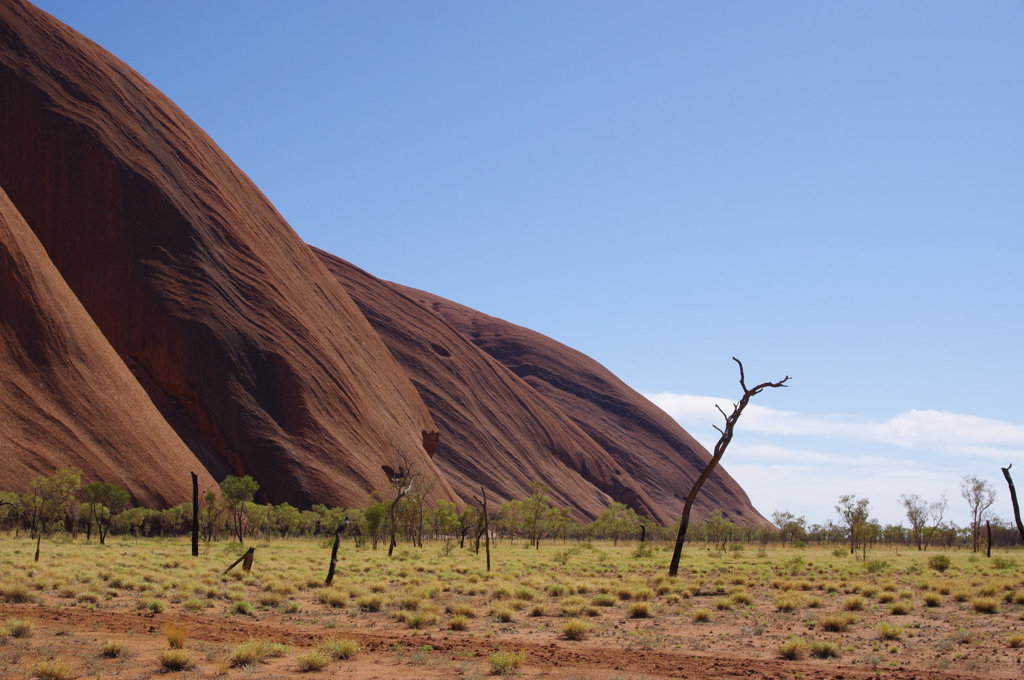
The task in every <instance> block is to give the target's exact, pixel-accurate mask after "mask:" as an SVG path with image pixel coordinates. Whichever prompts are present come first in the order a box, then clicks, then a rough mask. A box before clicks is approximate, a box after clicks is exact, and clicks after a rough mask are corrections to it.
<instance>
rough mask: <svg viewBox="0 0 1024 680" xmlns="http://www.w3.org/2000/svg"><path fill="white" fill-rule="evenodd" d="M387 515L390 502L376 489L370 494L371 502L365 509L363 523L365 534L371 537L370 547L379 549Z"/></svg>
mask: <svg viewBox="0 0 1024 680" xmlns="http://www.w3.org/2000/svg"><path fill="white" fill-rule="evenodd" d="M387 516H388V504H387V503H385V502H384V501H383V500H382V498H381V496H380V493H379V492H377V491H374V492H373V493H371V494H370V504H369V505H367V506H366V509H365V510H364V511H363V524H362V531H363V534H364V535H366V536H369V537H370V547H371V548H373V549H374V550H376V549H377V543H378V542H379V541H380V537H381V533H382V530H383V529H384V525H385V520H386V519H387Z"/></svg>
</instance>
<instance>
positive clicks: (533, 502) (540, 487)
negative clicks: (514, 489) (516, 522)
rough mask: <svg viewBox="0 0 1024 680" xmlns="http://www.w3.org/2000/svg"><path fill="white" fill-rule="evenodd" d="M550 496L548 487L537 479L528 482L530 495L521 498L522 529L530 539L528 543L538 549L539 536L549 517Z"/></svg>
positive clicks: (545, 527) (550, 508) (550, 509)
mask: <svg viewBox="0 0 1024 680" xmlns="http://www.w3.org/2000/svg"><path fill="white" fill-rule="evenodd" d="M552 509H553V508H552V507H551V496H550V495H548V487H547V486H546V485H545V484H544V483H543V482H540V481H538V480H534V481H532V482H530V495H529V496H528V497H527V498H525V499H524V500H523V505H522V518H523V529H524V530H525V531H526V536H527V537H528V538H529V539H530V545H532V546H533V547H535V548H537V549H538V550H539V549H540V537H541V534H543V533H544V531H545V529H547V528H548V524H549V520H550V519H551V514H552V513H551V511H552Z"/></svg>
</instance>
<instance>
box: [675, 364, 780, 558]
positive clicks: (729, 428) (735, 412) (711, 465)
mask: <svg viewBox="0 0 1024 680" xmlns="http://www.w3.org/2000/svg"><path fill="white" fill-rule="evenodd" d="M732 360H733V361H735V362H736V363H737V364H738V365H739V367H740V387H742V388H743V396H742V397H740V400H739V401H738V402H736V403H734V404H733V405H732V414H731V415H726V413H725V411H723V410H722V407H721V406H719V405H718V404H715V408H717V409H718V411H719V413H721V414H722V417H724V418H725V429H724V430H723V429H722V428H720V427H718V426H717V425H715V429H716V430H718V431H719V432H720V433H721V436H720V437H719V438H718V443H717V444H715V453H714V455H713V456H712V457H711V460H710V461H708V464H707V465H706V466H705V467H704V470H703V472H701V473H700V476H699V477H697V481H695V482H694V483H693V488H692V489H690V493H689V494H687V496H686V505H684V506H683V517H682V520H681V521H680V522H679V534H678V535H677V536H676V545H675V548H674V549H673V551H672V562H671V563H670V564H669V567H668V575H669V576H675V575H676V574H677V573H678V572H679V558H680V556H681V555H682V554H683V541H685V540H686V530H687V528H688V527H689V526H690V510H691V509H693V502H694V500H696V498H697V494H698V493H699V492H700V488H701V486H703V485H704V482H705V481H706V480H707V478H708V477H710V476H711V473H712V472H713V471H714V469H715V466H716V465H718V461H720V460H722V456H723V455H725V449H726V447H728V446H729V442H731V441H732V433H733V429H734V428H735V427H736V422H737V421H738V420H739V419H740V414H741V413H743V409H745V408H746V407H747V403H748V402H749V401H750V398H751V397H753V396H754V395H756V394H760V393H761V392H762V391H763V390H765V389H767V388H769V387H785V386H786V381H788V380H789V379H790V377H789V376H788V375H787V376H786V377H785V378H783V379H782V380H779V381H778V382H763V383H761V384H759V385H757V386H755V387H752V388H749V389H748V388H747V383H746V376H744V374H743V362H742V361H740V360H739V359H737V358H736V357H733V358H732Z"/></svg>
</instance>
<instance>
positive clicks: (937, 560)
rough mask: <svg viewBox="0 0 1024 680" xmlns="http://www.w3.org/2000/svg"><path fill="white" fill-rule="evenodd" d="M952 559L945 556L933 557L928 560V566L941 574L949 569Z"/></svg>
mask: <svg viewBox="0 0 1024 680" xmlns="http://www.w3.org/2000/svg"><path fill="white" fill-rule="evenodd" d="M949 565H950V559H949V558H948V557H947V556H945V555H932V556H931V557H929V558H928V566H929V567H931V568H932V569H934V570H935V571H937V572H939V573H940V574H941V573H942V572H944V571H946V570H947V569H949Z"/></svg>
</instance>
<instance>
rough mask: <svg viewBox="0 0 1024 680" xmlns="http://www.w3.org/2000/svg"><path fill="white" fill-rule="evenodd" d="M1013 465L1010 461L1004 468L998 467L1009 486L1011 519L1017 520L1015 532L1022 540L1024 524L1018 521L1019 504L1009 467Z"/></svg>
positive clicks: (1023, 537) (1023, 538)
mask: <svg viewBox="0 0 1024 680" xmlns="http://www.w3.org/2000/svg"><path fill="white" fill-rule="evenodd" d="M1012 467H1013V463H1010V464H1009V465H1007V466H1006V467H1004V468H999V469H1000V470H1002V471H1003V477H1006V483H1007V484H1008V485H1009V487H1010V502H1011V503H1013V519H1014V520H1016V522H1017V533H1019V534H1020V540H1022V541H1024V524H1021V521H1020V506H1019V505H1017V490H1016V489H1014V488H1013V478H1011V477H1010V468H1012Z"/></svg>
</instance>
